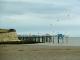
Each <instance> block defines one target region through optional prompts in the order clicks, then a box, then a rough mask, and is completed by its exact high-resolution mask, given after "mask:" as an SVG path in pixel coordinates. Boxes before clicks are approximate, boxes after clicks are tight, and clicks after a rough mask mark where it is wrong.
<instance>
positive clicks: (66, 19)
mask: <svg viewBox="0 0 80 60" xmlns="http://www.w3.org/2000/svg"><path fill="white" fill-rule="evenodd" d="M68 15H69V16H68ZM0 28H7V29H10V28H13V29H16V31H17V34H32V35H34V34H38V32H39V34H40V35H41V34H42V35H43V34H46V33H49V34H51V35H55V34H57V32H59V33H62V34H66V35H69V36H80V0H0ZM53 32H54V33H53Z"/></svg>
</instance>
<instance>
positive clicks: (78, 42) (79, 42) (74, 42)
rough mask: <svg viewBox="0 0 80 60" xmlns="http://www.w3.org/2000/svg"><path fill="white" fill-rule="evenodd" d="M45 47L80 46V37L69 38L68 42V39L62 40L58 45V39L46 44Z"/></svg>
mask: <svg viewBox="0 0 80 60" xmlns="http://www.w3.org/2000/svg"><path fill="white" fill-rule="evenodd" d="M44 44H45V45H53V46H80V37H69V38H68V40H67V39H66V38H64V39H63V41H62V39H60V40H59V43H58V39H57V38H56V37H55V38H54V43H53V41H51V42H50V43H49V42H46V43H44Z"/></svg>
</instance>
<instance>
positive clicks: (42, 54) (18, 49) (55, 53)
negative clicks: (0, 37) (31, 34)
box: [0, 44, 80, 60]
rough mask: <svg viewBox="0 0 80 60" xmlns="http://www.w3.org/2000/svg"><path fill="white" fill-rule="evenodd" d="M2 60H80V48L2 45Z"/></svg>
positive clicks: (0, 55)
mask: <svg viewBox="0 0 80 60" xmlns="http://www.w3.org/2000/svg"><path fill="white" fill-rule="evenodd" d="M0 60H80V46H52V45H51V46H50V45H47V44H46V45H44V44H23V45H5V46H4V45H0Z"/></svg>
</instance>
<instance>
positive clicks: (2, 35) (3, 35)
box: [0, 29, 19, 41]
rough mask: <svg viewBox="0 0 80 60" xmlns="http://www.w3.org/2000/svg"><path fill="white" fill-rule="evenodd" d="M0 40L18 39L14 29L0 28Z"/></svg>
mask: <svg viewBox="0 0 80 60" xmlns="http://www.w3.org/2000/svg"><path fill="white" fill-rule="evenodd" d="M0 41H19V40H18V36H17V33H16V30H15V29H0Z"/></svg>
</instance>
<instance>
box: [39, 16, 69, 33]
mask: <svg viewBox="0 0 80 60" xmlns="http://www.w3.org/2000/svg"><path fill="white" fill-rule="evenodd" d="M68 17H69V15H68ZM57 21H59V20H57ZM50 27H52V24H50ZM53 33H54V31H53ZM38 34H39V32H38Z"/></svg>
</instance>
